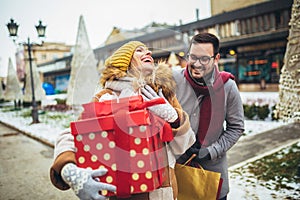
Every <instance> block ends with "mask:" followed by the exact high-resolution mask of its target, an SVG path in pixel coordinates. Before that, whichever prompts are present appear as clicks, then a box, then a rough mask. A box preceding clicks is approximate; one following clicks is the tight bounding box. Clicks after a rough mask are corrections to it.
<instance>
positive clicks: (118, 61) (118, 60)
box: [104, 41, 146, 71]
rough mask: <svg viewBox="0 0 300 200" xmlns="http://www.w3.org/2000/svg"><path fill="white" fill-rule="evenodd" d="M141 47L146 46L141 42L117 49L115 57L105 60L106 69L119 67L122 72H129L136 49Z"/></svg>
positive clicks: (132, 42)
mask: <svg viewBox="0 0 300 200" xmlns="http://www.w3.org/2000/svg"><path fill="white" fill-rule="evenodd" d="M139 46H146V45H145V44H143V43H142V42H139V41H131V42H128V43H126V44H124V45H123V46H121V47H120V48H119V49H117V50H116V51H115V52H114V54H113V55H111V56H110V57H109V58H107V59H106V60H105V64H104V65H105V67H108V66H112V67H118V68H120V70H122V71H127V69H128V67H129V64H130V61H131V58H132V55H133V53H134V51H135V49H136V48H137V47H139Z"/></svg>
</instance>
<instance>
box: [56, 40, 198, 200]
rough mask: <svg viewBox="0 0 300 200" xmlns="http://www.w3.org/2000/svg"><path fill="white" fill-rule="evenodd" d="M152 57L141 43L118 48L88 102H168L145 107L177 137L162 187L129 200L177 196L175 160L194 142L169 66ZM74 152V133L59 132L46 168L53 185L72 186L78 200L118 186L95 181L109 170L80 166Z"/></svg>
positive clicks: (100, 197) (171, 144) (169, 156)
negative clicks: (132, 98) (135, 98)
mask: <svg viewBox="0 0 300 200" xmlns="http://www.w3.org/2000/svg"><path fill="white" fill-rule="evenodd" d="M151 55H152V52H151V51H149V50H148V48H147V47H146V46H145V45H144V44H143V43H141V42H139V41H131V42H128V43H126V44H124V45H123V46H121V47H120V48H119V49H118V50H116V51H115V53H114V54H113V55H112V56H110V57H109V58H108V59H107V60H106V61H105V69H104V70H103V71H102V74H101V79H100V83H101V85H102V86H103V89H102V90H101V91H100V92H98V93H97V94H96V95H95V96H94V97H93V99H92V101H94V102H98V101H103V100H108V99H113V98H116V97H118V98H120V97H126V96H132V95H137V94H139V93H140V92H141V93H142V94H143V97H144V99H145V100H151V99H154V98H157V97H163V98H165V99H166V100H167V103H166V104H160V105H156V106H151V107H149V110H151V111H152V112H153V113H154V114H156V115H158V116H159V117H161V118H163V119H164V120H165V121H167V122H169V123H170V124H171V126H172V130H173V134H174V136H175V137H174V140H173V141H172V142H170V143H169V144H168V147H169V148H168V162H169V172H170V173H169V174H170V176H169V179H168V180H167V181H166V182H165V183H163V186H162V187H161V188H158V189H156V190H154V191H152V192H149V193H140V194H134V195H132V196H131V197H130V198H129V199H139V200H143V199H156V200H157V199H164V200H168V199H176V196H177V183H176V178H175V174H174V165H175V162H176V158H177V157H178V156H180V155H181V154H183V153H184V152H185V150H187V149H188V148H189V147H190V146H191V145H192V144H193V143H194V142H195V135H194V133H193V131H192V129H191V128H190V124H189V119H188V116H187V115H186V113H185V112H184V111H183V110H182V108H181V106H180V104H179V103H178V101H177V99H176V97H175V82H174V80H173V78H172V72H171V70H170V69H169V68H168V67H167V66H166V65H163V64H159V65H158V66H155V65H154V60H153V58H152V56H151ZM157 93H158V94H159V95H158V94H157ZM74 151H75V150H74V141H73V136H72V135H71V134H70V132H69V131H66V132H64V133H62V134H61V135H60V136H59V137H58V139H57V142H56V145H55V152H54V154H55V155H54V157H55V160H54V163H53V165H52V167H51V170H50V174H51V181H52V183H53V184H54V185H55V186H56V187H57V188H59V189H61V190H66V189H69V188H70V187H71V188H72V189H73V190H74V192H75V194H76V195H77V196H78V197H79V198H81V199H105V197H104V196H102V195H99V191H102V190H109V191H115V190H116V187H115V186H113V185H110V184H106V183H101V182H98V181H95V180H94V178H93V177H94V176H101V175H104V174H105V173H106V172H107V171H106V170H105V169H98V170H90V171H88V170H86V169H82V168H78V167H77V166H76V160H75V153H74ZM72 175H74V176H72ZM110 199H116V197H110Z"/></svg>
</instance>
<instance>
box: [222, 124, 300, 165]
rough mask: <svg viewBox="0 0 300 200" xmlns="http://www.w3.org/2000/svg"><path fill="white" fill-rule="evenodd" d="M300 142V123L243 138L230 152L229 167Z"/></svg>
mask: <svg viewBox="0 0 300 200" xmlns="http://www.w3.org/2000/svg"><path fill="white" fill-rule="evenodd" d="M297 141H300V123H293V124H288V125H285V126H282V127H279V128H277V129H273V130H270V131H266V132H264V133H260V134H256V135H252V136H248V137H244V138H243V137H242V138H241V139H240V140H239V141H238V142H237V143H236V144H235V146H233V147H232V149H230V150H229V151H228V154H227V155H228V166H229V167H230V168H235V167H238V166H240V165H243V164H244V163H246V162H249V161H253V160H256V159H258V158H262V157H264V156H266V155H269V154H272V153H274V152H276V151H278V150H279V149H281V148H283V147H286V146H289V145H291V144H293V143H296V142H297Z"/></svg>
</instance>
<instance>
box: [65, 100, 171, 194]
mask: <svg viewBox="0 0 300 200" xmlns="http://www.w3.org/2000/svg"><path fill="white" fill-rule="evenodd" d="M159 103H165V100H164V99H162V98H159V99H155V100H152V101H150V102H149V101H148V102H143V99H142V97H141V96H136V97H130V98H121V99H119V100H112V101H105V102H93V103H89V104H85V105H83V106H84V108H85V110H84V112H83V115H82V116H83V118H84V119H82V120H79V121H77V122H72V123H71V130H72V134H73V135H74V137H75V146H76V148H78V149H81V150H80V151H81V153H80V152H79V154H76V155H77V158H78V157H82V156H86V158H84V159H86V160H93V156H92V155H93V152H86V150H85V149H84V148H85V146H86V143H88V142H89V141H88V139H81V140H82V141H81V142H78V141H77V139H76V137H77V136H78V135H83V137H86V138H88V137H89V136H88V135H89V134H90V133H92V134H94V133H95V134H96V133H97V134H98V133H99V134H100V133H101V131H108V133H109V134H113V135H111V136H112V137H113V138H114V139H113V141H114V142H115V145H116V146H117V147H118V148H117V150H116V152H115V153H116V155H117V154H118V152H119V153H120V149H121V154H120V155H121V159H120V158H118V159H116V158H114V160H113V162H115V163H116V165H117V166H122V168H124V169H126V171H124V170H123V171H122V170H119V168H118V170H117V171H116V172H114V173H115V176H116V177H117V179H118V181H117V182H114V184H115V185H116V186H117V196H118V197H129V196H130V194H131V188H130V180H131V175H130V173H128V171H131V170H130V169H132V171H135V170H137V169H136V166H135V167H134V166H131V162H132V158H131V157H130V156H129V154H126V153H124V152H129V151H130V150H131V149H134V148H136V147H135V145H134V146H131V143H130V142H128V141H132V138H133V137H135V135H134V133H130V134H129V127H140V126H141V125H142V126H143V125H145V126H147V127H148V128H147V130H148V131H147V134H149V133H150V135H148V136H147V137H149V139H150V140H149V141H151V145H150V146H149V148H150V149H151V151H152V150H153V152H152V153H151V156H150V157H151V158H152V159H153V158H154V160H155V161H154V160H153V161H151V162H153V163H157V164H158V165H162V164H161V163H163V160H162V159H163V156H162V155H160V154H159V153H158V152H159V151H157V150H159V149H160V148H161V147H162V146H161V144H162V142H168V141H171V140H172V139H173V133H172V129H171V126H170V125H169V123H167V122H165V121H164V120H163V119H161V118H159V117H158V116H156V115H154V114H152V113H149V112H148V111H147V110H146V109H145V108H146V107H148V106H151V105H155V104H159ZM90 117H91V118H90ZM110 130H114V132H110ZM85 134H86V135H85ZM157 134H159V137H157V136H158V135H157ZM84 135H85V136H84ZM83 137H81V138H83ZM96 137H100V136H96ZM147 140H148V139H147ZM107 142H109V140H107ZM88 146H89V145H88ZM92 146H95V144H93V145H92ZM88 148H90V147H88ZM82 150H84V151H82ZM90 151H93V150H92V149H91V150H90ZM109 151H111V150H109ZM94 152H95V151H94ZM122 152H123V153H122ZM99 156H101V155H99ZM89 162H90V161H86V162H85V163H84V164H81V167H92V168H98V167H99V165H97V164H96V163H95V162H90V163H89ZM106 164H107V165H106V167H108V168H110V167H111V166H110V164H109V163H106ZM125 165H126V166H125ZM152 167H154V168H157V169H161V166H152ZM111 169H112V168H111ZM150 171H152V173H153V176H155V177H157V178H158V182H157V183H154V185H155V186H154V187H156V186H158V185H161V184H162V182H163V181H164V175H165V174H164V170H155V169H154V170H150ZM109 176H111V174H110V175H109ZM100 180H101V181H103V180H106V176H104V177H100ZM155 180H157V179H155ZM149 189H151V188H149ZM152 189H155V188H152ZM108 195H114V194H108Z"/></svg>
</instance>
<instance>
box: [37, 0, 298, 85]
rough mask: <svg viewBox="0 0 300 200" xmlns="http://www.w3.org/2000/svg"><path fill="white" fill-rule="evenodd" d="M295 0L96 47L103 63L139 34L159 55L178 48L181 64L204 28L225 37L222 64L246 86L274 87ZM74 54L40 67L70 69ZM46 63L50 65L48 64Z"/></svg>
mask: <svg viewBox="0 0 300 200" xmlns="http://www.w3.org/2000/svg"><path fill="white" fill-rule="evenodd" d="M213 2H214V1H212V3H213ZM292 3H293V1H292V0H285V1H282V0H270V1H261V3H257V4H253V5H250V6H246V7H242V8H239V9H237V10H233V11H228V12H222V13H220V14H216V15H213V16H212V17H210V18H207V19H203V20H197V21H195V22H192V23H188V24H184V25H180V26H175V27H169V28H165V29H157V30H153V31H152V32H150V33H147V34H144V35H141V36H138V37H135V38H131V39H127V40H123V41H119V42H116V43H112V44H108V45H105V46H103V47H100V48H97V49H95V50H94V53H95V57H96V59H97V60H98V61H99V65H101V64H102V63H103V62H104V60H105V59H106V58H107V57H108V56H110V55H111V54H112V53H113V52H114V51H115V50H116V49H117V48H118V47H120V46H121V45H122V44H124V43H126V42H128V41H129V40H139V41H142V42H144V43H145V44H146V45H147V46H148V47H150V48H151V50H152V52H153V57H154V58H155V59H156V60H160V59H164V60H167V59H168V57H169V56H170V54H171V53H172V52H173V53H175V54H176V55H177V57H178V59H179V60H180V61H181V62H180V64H179V65H181V66H182V67H184V66H185V59H184V58H185V53H186V51H187V48H188V44H189V40H190V38H191V37H192V36H193V35H195V34H197V33H200V32H210V33H213V34H215V35H217V36H218V37H219V39H220V54H221V60H220V66H219V67H220V70H226V71H229V72H231V73H233V74H234V75H235V77H236V81H237V83H238V85H239V87H240V88H241V89H245V90H247V89H251V88H252V87H253V89H255V90H257V89H259V90H260V89H264V88H266V87H268V88H270V87H272V88H274V90H277V89H278V88H277V87H278V83H279V76H280V70H281V67H282V66H283V57H284V53H285V48H286V44H287V37H288V33H289V24H288V23H289V20H290V17H291V7H292ZM219 6H222V5H219ZM70 59H71V56H70V57H66V58H63V59H60V60H56V61H52V62H50V63H44V64H41V65H39V68H40V70H41V71H44V72H45V73H44V76H45V77H47V76H54V77H55V76H56V75H59V74H60V73H62V72H64V73H69V71H68V70H70V66H69V65H68V64H69V63H70ZM63 65H65V67H63ZM50 66H52V70H51V67H50ZM58 66H59V67H58ZM46 68H48V70H43V69H46ZM100 68H101V66H100ZM45 79H46V78H45ZM54 79H55V78H52V80H54Z"/></svg>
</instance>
